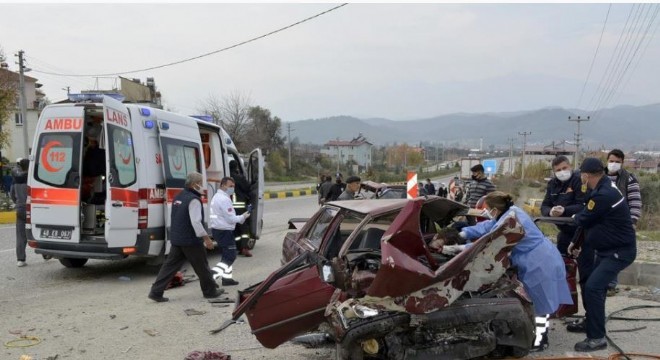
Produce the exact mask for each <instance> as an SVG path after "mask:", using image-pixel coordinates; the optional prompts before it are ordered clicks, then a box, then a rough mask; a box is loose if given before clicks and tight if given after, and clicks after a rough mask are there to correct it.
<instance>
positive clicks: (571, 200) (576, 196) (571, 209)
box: [541, 171, 586, 232]
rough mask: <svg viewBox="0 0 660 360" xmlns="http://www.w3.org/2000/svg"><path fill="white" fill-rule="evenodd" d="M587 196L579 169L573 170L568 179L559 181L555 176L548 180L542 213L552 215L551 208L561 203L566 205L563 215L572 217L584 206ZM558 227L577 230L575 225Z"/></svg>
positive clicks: (562, 229) (564, 229)
mask: <svg viewBox="0 0 660 360" xmlns="http://www.w3.org/2000/svg"><path fill="white" fill-rule="evenodd" d="M585 197H586V194H585V193H584V192H582V181H581V180H580V172H579V171H573V174H572V175H571V177H570V179H568V180H566V181H559V179H557V178H554V177H553V178H552V180H550V181H548V187H547V189H546V191H545V197H544V198H543V203H541V215H543V216H550V209H552V208H553V207H554V206H558V205H559V206H563V207H564V213H563V214H562V217H571V216H573V215H575V214H577V213H578V212H579V211H580V210H582V209H583V208H584V199H585ZM557 228H559V230H561V231H566V232H572V231H575V227H574V226H567V225H558V226H557Z"/></svg>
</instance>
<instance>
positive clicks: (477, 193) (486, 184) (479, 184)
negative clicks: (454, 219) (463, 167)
mask: <svg viewBox="0 0 660 360" xmlns="http://www.w3.org/2000/svg"><path fill="white" fill-rule="evenodd" d="M470 171H471V172H472V181H471V182H470V184H469V187H468V190H467V193H466V195H465V203H466V204H467V205H468V206H469V207H471V208H473V209H474V208H475V207H476V206H477V202H478V201H479V199H481V197H482V196H484V195H487V194H489V193H491V192H493V191H495V185H493V183H492V182H491V181H490V180H488V178H487V177H486V174H485V173H484V166H483V165H481V164H477V165H474V166H473V167H471V168H470ZM476 222H477V221H476V219H475V218H474V217H468V224H469V225H474V224H476Z"/></svg>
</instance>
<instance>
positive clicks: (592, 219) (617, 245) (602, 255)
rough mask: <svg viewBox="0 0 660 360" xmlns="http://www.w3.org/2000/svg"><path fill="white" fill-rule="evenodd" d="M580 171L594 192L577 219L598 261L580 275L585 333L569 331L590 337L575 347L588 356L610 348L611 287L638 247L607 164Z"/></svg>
mask: <svg viewBox="0 0 660 360" xmlns="http://www.w3.org/2000/svg"><path fill="white" fill-rule="evenodd" d="M580 171H581V173H582V174H581V178H582V183H583V184H586V185H587V188H588V189H591V192H589V193H588V195H587V198H586V203H587V205H586V206H585V208H584V209H582V211H580V212H579V213H577V214H575V215H574V216H573V218H574V219H575V223H576V224H577V225H578V226H581V227H582V228H583V229H584V230H585V232H586V234H585V239H584V245H583V247H588V248H589V249H591V251H593V259H594V261H593V265H592V266H591V269H590V272H589V273H581V274H580V277H585V281H584V286H583V288H582V294H583V297H584V307H585V322H584V323H583V326H582V327H581V329H580V326H578V325H579V324H571V325H573V326H572V327H571V328H568V330H569V331H572V332H578V330H584V331H585V332H586V333H587V338H586V339H584V340H583V341H580V342H578V343H577V344H575V347H574V349H575V351H580V352H587V351H596V350H602V349H605V348H607V339H606V338H605V335H606V332H605V301H606V299H607V298H606V293H607V285H608V284H609V283H610V282H611V281H612V280H614V279H615V278H616V277H617V275H618V274H619V272H621V270H623V269H625V268H626V267H628V265H630V264H631V263H632V262H633V261H634V260H635V257H636V256H637V246H636V238H635V229H634V228H633V223H632V220H631V217H630V209H629V208H628V205H627V204H626V200H625V198H624V196H623V195H622V194H621V191H619V189H618V188H617V187H616V185H615V184H614V183H613V182H612V181H611V180H610V179H609V178H608V177H607V176H606V175H605V171H604V166H603V163H602V162H601V161H600V160H598V159H596V158H586V159H584V161H583V162H582V165H581V166H580ZM573 248H574V244H573V243H571V244H570V245H569V247H568V251H569V252H571V253H573ZM583 251H584V250H583ZM581 283H582V281H581Z"/></svg>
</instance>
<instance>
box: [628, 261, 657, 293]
mask: <svg viewBox="0 0 660 360" xmlns="http://www.w3.org/2000/svg"><path fill="white" fill-rule="evenodd" d="M619 284H621V285H634V286H653V287H656V288H660V264H656V263H649V262H642V261H635V262H634V263H632V264H630V266H628V267H627V268H625V269H624V270H623V271H621V272H620V273H619Z"/></svg>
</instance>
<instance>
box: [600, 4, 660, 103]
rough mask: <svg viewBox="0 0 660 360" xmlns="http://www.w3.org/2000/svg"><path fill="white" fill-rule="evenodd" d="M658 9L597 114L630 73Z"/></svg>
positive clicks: (656, 10)
mask: <svg viewBox="0 0 660 360" xmlns="http://www.w3.org/2000/svg"><path fill="white" fill-rule="evenodd" d="M658 10H659V8H658V7H657V5H656V9H655V12H654V13H653V16H652V17H651V19H650V20H649V22H648V24H647V25H646V29H645V30H644V35H642V36H641V37H640V38H639V41H638V42H637V46H635V50H634V51H633V52H632V55H631V56H630V60H628V62H627V63H626V67H625V68H624V69H623V71H622V72H621V73H620V74H619V77H618V78H617V80H616V82H615V85H614V87H613V88H612V89H611V91H610V92H609V93H608V94H607V97H606V98H605V102H604V103H603V105H602V106H601V107H600V109H599V110H598V113H597V114H599V113H600V112H601V111H602V109H603V108H605V107H607V106H608V105H609V104H611V100H612V98H613V97H614V94H616V93H617V91H618V90H619V87H620V86H621V83H622V80H623V77H624V76H625V75H626V74H627V73H628V69H629V68H630V64H632V62H633V61H634V60H635V57H636V56H637V52H638V51H639V49H640V47H641V46H642V43H643V42H644V40H646V37H647V36H648V33H649V30H651V26H652V25H653V23H654V22H655V19H656V17H657V16H658ZM640 31H641V29H640ZM649 41H650V40H649ZM631 74H632V73H631ZM628 79H630V76H629V77H628Z"/></svg>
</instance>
